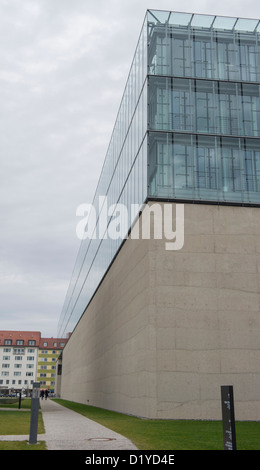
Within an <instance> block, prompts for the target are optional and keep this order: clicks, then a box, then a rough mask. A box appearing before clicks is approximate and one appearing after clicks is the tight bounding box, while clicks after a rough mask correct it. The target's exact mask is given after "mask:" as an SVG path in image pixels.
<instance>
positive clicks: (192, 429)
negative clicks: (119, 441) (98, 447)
mask: <svg viewBox="0 0 260 470" xmlns="http://www.w3.org/2000/svg"><path fill="white" fill-rule="evenodd" d="M55 401H56V402H57V403H60V404H61V405H63V406H67V407H68V408H70V409H72V410H74V411H77V412H78V413H81V414H82V415H84V416H86V417H87V418H90V419H92V420H93V421H97V422H98V423H100V424H102V425H103V426H106V427H108V428H110V429H112V430H113V431H115V432H118V433H119V434H122V435H123V436H125V437H127V438H128V439H130V440H131V441H132V442H133V443H134V444H135V445H136V446H137V447H138V449H140V450H222V449H223V435H222V422H221V421H195V420H161V419H160V420H151V419H141V418H136V417H134V416H128V415H124V414H121V413H116V412H113V411H108V410H104V409H102V408H96V407H93V406H87V405H83V404H80V403H75V402H70V401H67V400H60V399H55ZM236 439H237V449H238V450H260V422H254V421H253V422H251V421H243V422H241V421H240V422H236Z"/></svg>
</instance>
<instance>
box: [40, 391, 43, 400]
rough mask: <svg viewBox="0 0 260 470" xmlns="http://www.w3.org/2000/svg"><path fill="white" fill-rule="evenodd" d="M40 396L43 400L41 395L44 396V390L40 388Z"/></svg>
mask: <svg viewBox="0 0 260 470" xmlns="http://www.w3.org/2000/svg"><path fill="white" fill-rule="evenodd" d="M40 396H41V399H42V400H43V397H44V390H41V393H40Z"/></svg>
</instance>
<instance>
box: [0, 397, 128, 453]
mask: <svg viewBox="0 0 260 470" xmlns="http://www.w3.org/2000/svg"><path fill="white" fill-rule="evenodd" d="M41 411H42V417H43V422H44V427H45V434H38V436H37V440H38V441H45V442H46V447H47V450H137V447H136V446H135V445H134V444H133V443H132V442H131V441H130V440H129V439H126V438H125V437H123V436H121V435H120V434H118V433H116V432H114V431H111V429H108V428H106V427H105V426H102V425H101V424H98V423H96V422H95V421H92V420H91V419H88V418H85V416H83V415H81V414H79V413H76V412H75V411H72V410H69V409H68V408H65V407H64V406H61V405H59V404H58V403H56V402H54V401H52V400H51V399H47V400H45V399H44V400H41ZM0 440H2V441H3V440H5V441H15V440H16V441H18V440H20V441H24V440H28V436H27V435H26V436H0ZM36 445H37V444H36Z"/></svg>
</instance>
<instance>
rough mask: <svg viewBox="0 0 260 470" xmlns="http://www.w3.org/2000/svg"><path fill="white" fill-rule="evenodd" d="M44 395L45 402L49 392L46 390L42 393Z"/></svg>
mask: <svg viewBox="0 0 260 470" xmlns="http://www.w3.org/2000/svg"><path fill="white" fill-rule="evenodd" d="M44 395H45V400H47V398H48V395H49V390H47V388H46V390H45V392H44Z"/></svg>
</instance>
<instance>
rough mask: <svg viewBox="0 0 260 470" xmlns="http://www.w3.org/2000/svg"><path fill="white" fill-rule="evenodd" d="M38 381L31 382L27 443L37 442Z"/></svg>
mask: <svg viewBox="0 0 260 470" xmlns="http://www.w3.org/2000/svg"><path fill="white" fill-rule="evenodd" d="M39 392H40V383H39V382H34V383H33V391H32V399H31V424H30V437H29V444H37V430H38V413H39Z"/></svg>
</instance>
